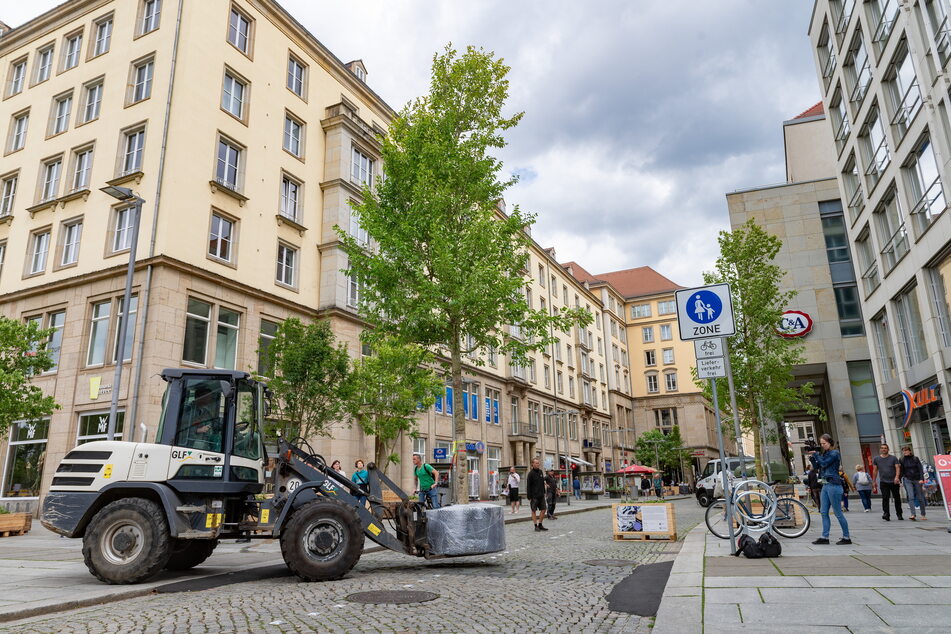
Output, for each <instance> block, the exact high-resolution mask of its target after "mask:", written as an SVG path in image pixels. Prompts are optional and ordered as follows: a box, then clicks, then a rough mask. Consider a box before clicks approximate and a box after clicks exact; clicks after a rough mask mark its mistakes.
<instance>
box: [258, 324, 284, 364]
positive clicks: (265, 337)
mask: <svg viewBox="0 0 951 634" xmlns="http://www.w3.org/2000/svg"><path fill="white" fill-rule="evenodd" d="M278 326H279V324H277V323H275V322H273V321H268V320H266V319H262V320H261V331H260V332H259V333H258V374H260V375H261V376H271V368H270V367H269V366H268V365H267V349H268V347H269V346H270V345H271V342H272V341H274V338H275V337H277V329H278Z"/></svg>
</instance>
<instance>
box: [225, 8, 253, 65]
mask: <svg viewBox="0 0 951 634" xmlns="http://www.w3.org/2000/svg"><path fill="white" fill-rule="evenodd" d="M228 42H229V43H230V44H231V45H232V46H234V47H235V48H236V49H238V50H239V51H241V52H242V53H244V54H245V55H247V54H248V51H249V50H250V48H249V44H250V43H251V19H250V18H249V17H248V16H247V15H245V14H244V13H242V12H241V11H238V10H237V9H236V8H235V7H231V17H230V18H229V19H228Z"/></svg>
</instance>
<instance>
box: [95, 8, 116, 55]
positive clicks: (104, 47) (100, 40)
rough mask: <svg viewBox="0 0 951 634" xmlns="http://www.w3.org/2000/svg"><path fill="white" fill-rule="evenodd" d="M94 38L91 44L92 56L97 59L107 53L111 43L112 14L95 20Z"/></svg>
mask: <svg viewBox="0 0 951 634" xmlns="http://www.w3.org/2000/svg"><path fill="white" fill-rule="evenodd" d="M95 30H96V38H95V40H94V42H93V48H92V56H93V57H98V56H99V55H104V54H105V53H108V52H109V46H110V44H111V42H112V14H109V15H108V16H106V17H104V18H99V19H98V20H96V26H95Z"/></svg>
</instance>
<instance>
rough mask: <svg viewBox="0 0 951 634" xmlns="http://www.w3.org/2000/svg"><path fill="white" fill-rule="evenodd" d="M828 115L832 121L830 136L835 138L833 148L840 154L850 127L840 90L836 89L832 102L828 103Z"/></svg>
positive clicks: (850, 129)
mask: <svg viewBox="0 0 951 634" xmlns="http://www.w3.org/2000/svg"><path fill="white" fill-rule="evenodd" d="M829 106H830V107H829V114H830V116H831V119H832V134H833V136H834V137H835V147H836V149H837V150H839V151H840V152H841V151H842V148H844V147H845V143H846V141H848V140H849V133H850V132H851V131H852V127H851V126H850V125H849V112H848V109H847V108H846V107H845V99H843V98H842V89H841V88H839V87H836V89H835V92H834V93H833V94H832V100H831V101H830V102H829Z"/></svg>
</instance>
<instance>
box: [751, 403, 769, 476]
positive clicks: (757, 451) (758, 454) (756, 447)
mask: <svg viewBox="0 0 951 634" xmlns="http://www.w3.org/2000/svg"><path fill="white" fill-rule="evenodd" d="M759 428H760V420H759V418H758V417H755V416H754V417H753V424H752V431H753V456H754V458H755V459H756V463H755V464H756V479H757V480H762V481H764V482H765V481H766V469H764V468H763V443H762V438H761V437H760V432H759Z"/></svg>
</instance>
